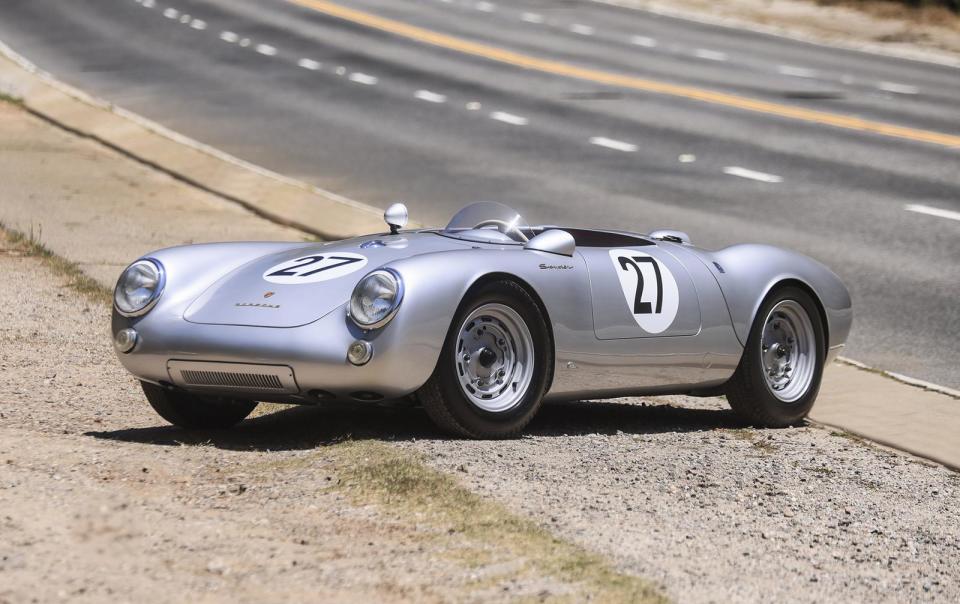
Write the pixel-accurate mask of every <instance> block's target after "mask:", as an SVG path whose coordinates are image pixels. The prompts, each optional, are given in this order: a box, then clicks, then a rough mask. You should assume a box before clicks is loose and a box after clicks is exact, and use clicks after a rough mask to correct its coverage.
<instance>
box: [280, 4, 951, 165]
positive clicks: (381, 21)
mask: <svg viewBox="0 0 960 604" xmlns="http://www.w3.org/2000/svg"><path fill="white" fill-rule="evenodd" d="M287 1H288V2H292V3H293V4H299V5H300V6H304V7H306V8H310V9H313V10H315V11H318V12H321V13H325V14H327V15H330V16H332V17H336V18H338V19H343V20H345V21H350V22H352V23H357V24H359V25H364V26H366V27H370V28H373V29H378V30H380V31H384V32H388V33H391V34H394V35H397V36H401V37H404V38H408V39H410V40H415V41H417V42H421V43H424V44H430V45H433V46H438V47H440V48H445V49H447V50H454V51H457V52H461V53H464V54H469V55H473V56H477V57H483V58H485V59H489V60H491V61H497V62H499V63H506V64H508V65H513V66H516V67H522V68H524V69H532V70H536V71H540V72H543V73H550V74H554V75H559V76H564V77H569V78H576V79H579V80H586V81H589V82H594V83H597V84H606V85H609V86H619V87H622V88H630V89H633V90H640V91H643V92H654V93H657V94H665V95H669V96H674V97H681V98H685V99H692V100H695V101H701V102H704V103H711V104H714V105H722V106H725V107H734V108H736V109H743V110H746V111H753V112H756V113H764V114H767V115H775V116H777V117H784V118H790V119H796V120H802V121H805V122H813V123H817V124H825V125H828V126H835V127H837V128H845V129H847V130H858V131H860V132H872V133H874V134H882V135H885V136H892V137H896V138H902V139H907V140H912V141H919V142H924V143H931V144H934V145H942V146H944V147H956V148H960V136H956V135H953V134H946V133H943V132H934V131H932V130H920V129H917V128H909V127H906V126H897V125H895V124H887V123H884V122H877V121H872V120H865V119H861V118H858V117H853V116H848V115H842V114H839V113H829V112H826V111H816V110H812V109H804V108H802V107H795V106H792V105H784V104H781V103H772V102H769V101H762V100H759V99H751V98H749V97H742V96H738V95H735V94H727V93H724V92H717V91H715V90H706V89H703V88H696V87H693V86H683V85H679V84H670V83H668V82H660V81H657V80H648V79H645V78H637V77H634V76H628V75H623V74H618V73H613V72H609V71H601V70H597V69H590V68H587V67H578V66H576V65H570V64H569V63H563V62H560V61H553V60H550V59H541V58H537V57H533V56H530V55H525V54H521V53H518V52H513V51H511V50H506V49H504V48H498V47H496V46H490V45H487V44H481V43H479V42H471V41H470V40H464V39H462V38H457V37H455V36H450V35H447V34H442V33H439V32H435V31H431V30H429V29H424V28H422V27H417V26H415V25H409V24H406V23H402V22H400V21H394V20H393V19H387V18H385V17H378V16H377V15H374V14H371V13H367V12H364V11H360V10H356V9H352V8H347V7H345V6H341V5H339V4H335V3H333V2H327V1H326V0H287Z"/></svg>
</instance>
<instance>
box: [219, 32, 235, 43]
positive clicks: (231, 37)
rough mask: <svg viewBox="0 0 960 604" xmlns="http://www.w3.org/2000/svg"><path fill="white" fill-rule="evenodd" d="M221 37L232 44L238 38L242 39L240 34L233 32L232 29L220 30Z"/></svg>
mask: <svg viewBox="0 0 960 604" xmlns="http://www.w3.org/2000/svg"><path fill="white" fill-rule="evenodd" d="M220 39H221V40H223V41H224V42H229V43H230V44H234V43H235V42H236V41H237V40H239V39H240V36H238V35H237V34H235V33H233V32H232V31H222V32H220Z"/></svg>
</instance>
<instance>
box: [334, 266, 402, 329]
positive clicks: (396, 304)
mask: <svg viewBox="0 0 960 604" xmlns="http://www.w3.org/2000/svg"><path fill="white" fill-rule="evenodd" d="M377 274H381V275H388V276H390V278H392V279H393V280H394V282H396V284H397V294H396V295H395V296H394V298H393V306H392V308H391V309H390V311H389V312H388V313H387V314H386V315H384V316H383V318H382V319H380V320H379V321H375V322H373V323H364V322H363V321H361V320H360V319H359V318H358V317H356V316H354V314H353V312H352V310H353V300H354V298H355V297H356V296H357V290H358V289H360V286H361V285H363V283H364V282H365V281H366V280H367V279H369V278H371V277H373V276H375V275H377ZM404 289H405V288H404V285H403V277H401V276H400V273H398V272H397V271H395V270H394V269H392V268H386V267H385V268H378V269H375V270H372V271H370V272H369V273H367V274H366V275H364V276H363V278H361V279H360V280H359V281H357V284H356V286H354V288H353V292H352V293H351V294H350V301H349V302H347V316H348V317H350V320H351V321H353V323H354V324H355V325H356V326H357V327H359V328H360V329H363V330H364V331H372V330H374V329H380V328H381V327H383V326H385V325H386V324H387V323H389V322H390V321H392V320H393V318H394V317H395V316H396V315H397V311H399V310H400V304H401V302H403V294H404Z"/></svg>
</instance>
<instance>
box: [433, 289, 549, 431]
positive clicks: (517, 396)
mask: <svg viewBox="0 0 960 604" xmlns="http://www.w3.org/2000/svg"><path fill="white" fill-rule="evenodd" d="M552 372H553V344H552V340H551V338H550V331H549V327H548V326H547V324H546V321H545V320H544V317H543V315H542V313H541V312H540V310H539V308H538V307H537V304H536V303H535V302H534V300H533V299H532V298H531V297H530V294H528V293H527V292H526V290H524V289H523V288H522V287H520V286H519V285H518V284H516V283H514V282H513V281H494V282H490V283H487V284H485V285H483V286H481V287H480V288H479V289H478V290H476V291H475V292H473V293H471V294H470V296H469V299H467V300H466V301H465V302H464V303H463V304H461V307H460V309H459V310H458V311H457V314H456V316H455V317H454V319H453V322H452V323H451V325H450V331H449V333H448V334H447V338H446V340H445V342H444V345H443V349H442V350H441V352H440V358H439V360H438V361H437V367H436V369H435V370H434V372H433V375H432V376H431V377H430V379H429V380H428V381H427V383H426V384H424V386H423V387H422V388H421V389H420V390H419V391H418V392H417V397H418V398H419V399H420V401H421V402H422V404H423V408H424V409H425V410H426V412H427V414H428V415H429V416H430V418H431V419H432V420H433V421H434V423H436V424H437V425H438V426H439V427H440V428H442V429H444V430H446V431H448V432H452V433H454V434H457V435H460V436H467V437H470V438H508V437H512V436H515V435H516V434H518V433H519V432H520V431H521V430H522V429H523V428H524V426H526V425H527V423H528V422H529V421H530V420H531V419H532V418H533V416H534V415H535V414H536V412H537V410H538V409H539V408H540V403H541V402H542V400H543V395H544V394H545V392H546V389H547V387H548V385H549V383H550V379H551V377H552Z"/></svg>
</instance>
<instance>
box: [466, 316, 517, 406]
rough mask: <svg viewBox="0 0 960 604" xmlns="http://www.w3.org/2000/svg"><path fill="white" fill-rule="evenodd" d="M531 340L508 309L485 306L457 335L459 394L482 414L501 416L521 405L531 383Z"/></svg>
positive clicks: (468, 318) (469, 319)
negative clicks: (480, 410)
mask: <svg viewBox="0 0 960 604" xmlns="http://www.w3.org/2000/svg"><path fill="white" fill-rule="evenodd" d="M533 357H534V347H533V336H531V335H530V330H529V329H528V328H527V324H526V323H525V322H524V320H523V318H522V317H521V316H520V315H519V314H518V313H517V311H515V310H513V309H512V308H510V307H509V306H505V305H503V304H484V305H483V306H480V307H479V308H477V309H475V310H474V311H473V312H471V313H470V314H469V315H468V316H467V318H466V319H465V320H464V321H463V323H462V324H461V325H460V330H459V331H458V332H457V347H456V359H455V362H456V370H457V378H458V380H459V382H460V390H461V391H462V392H463V395H464V396H465V397H466V398H467V400H468V401H470V402H471V403H473V404H474V405H476V406H477V407H479V408H480V409H482V410H484V411H488V412H490V413H503V412H504V411H509V410H511V409H513V408H514V407H516V406H517V405H519V404H520V402H521V401H522V400H523V398H524V396H526V394H527V390H528V389H529V388H530V383H531V382H532V381H533V364H534V361H533Z"/></svg>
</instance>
